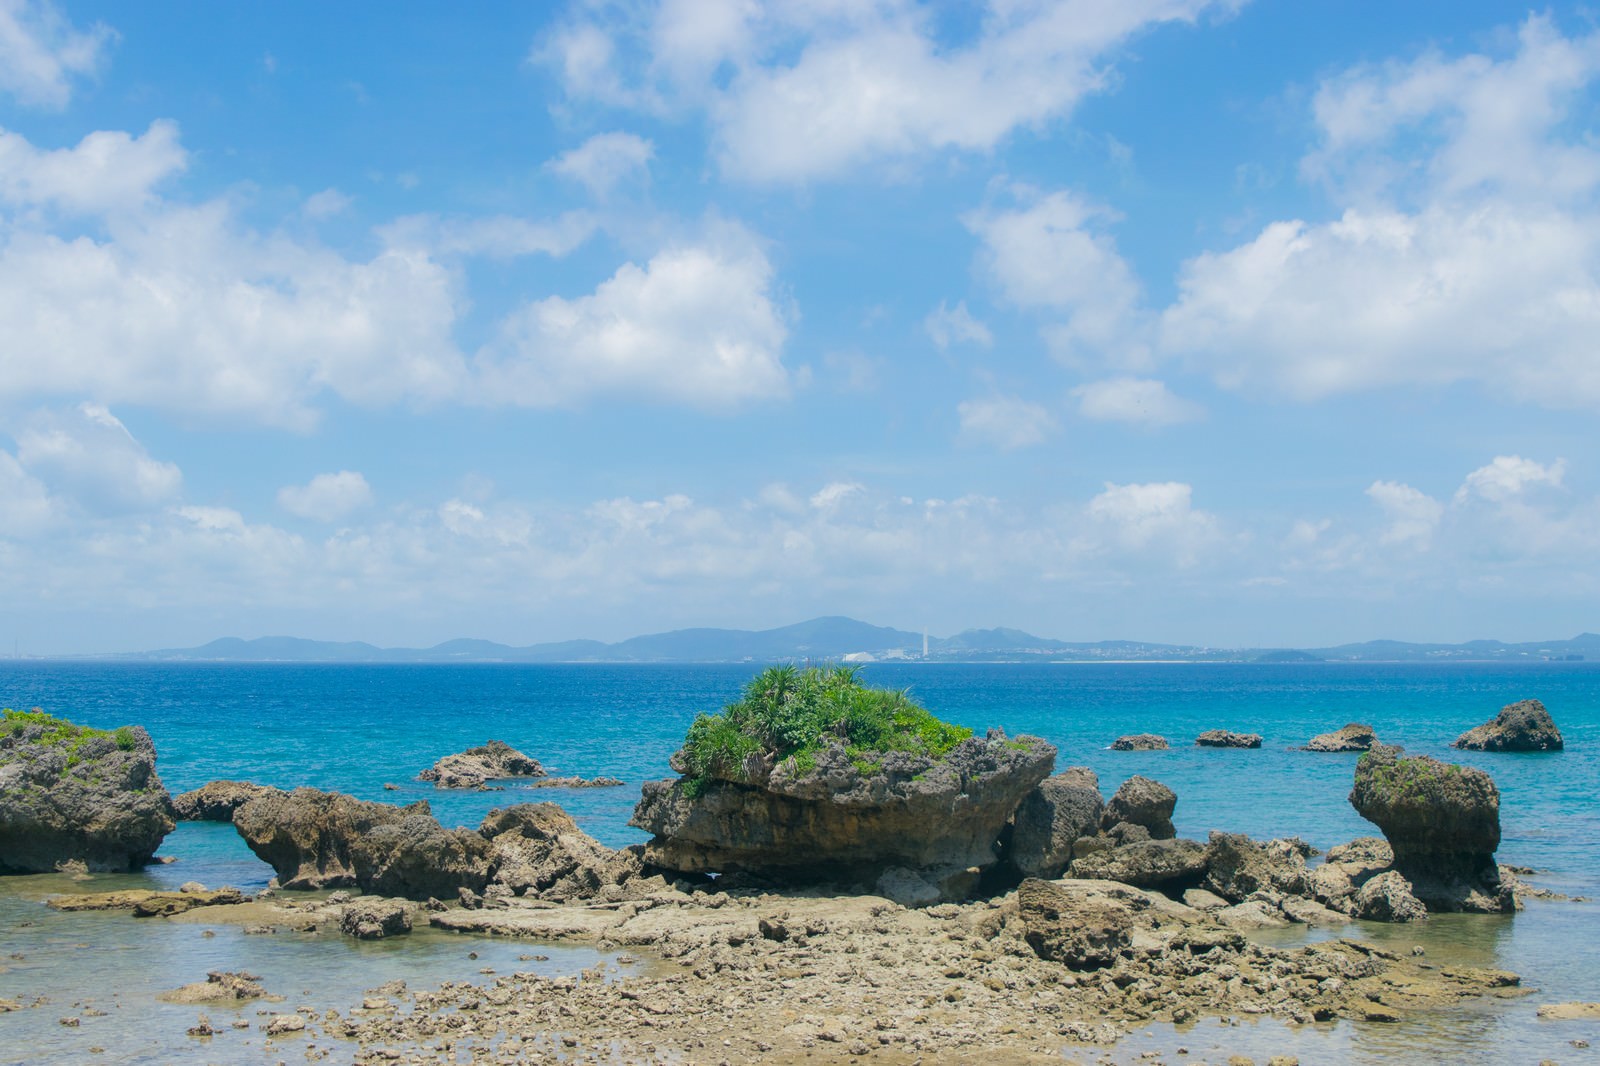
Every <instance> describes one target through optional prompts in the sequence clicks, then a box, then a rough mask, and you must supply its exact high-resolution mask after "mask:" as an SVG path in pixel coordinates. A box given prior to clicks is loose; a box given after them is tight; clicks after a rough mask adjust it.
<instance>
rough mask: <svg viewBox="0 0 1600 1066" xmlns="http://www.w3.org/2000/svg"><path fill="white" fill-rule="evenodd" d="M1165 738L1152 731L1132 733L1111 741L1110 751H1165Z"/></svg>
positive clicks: (1166, 745)
mask: <svg viewBox="0 0 1600 1066" xmlns="http://www.w3.org/2000/svg"><path fill="white" fill-rule="evenodd" d="M1168 747H1169V745H1168V744H1167V738H1166V737H1162V736H1157V735H1156V734H1154V733H1133V734H1131V735H1129V736H1125V737H1118V738H1117V739H1116V740H1113V741H1112V742H1111V750H1112V751H1166V750H1167V748H1168Z"/></svg>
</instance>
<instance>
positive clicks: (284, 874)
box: [233, 788, 428, 889]
mask: <svg viewBox="0 0 1600 1066" xmlns="http://www.w3.org/2000/svg"><path fill="white" fill-rule="evenodd" d="M408 813H422V814H426V813H428V805H427V803H426V802H422V803H415V804H412V805H411V806H410V807H404V808H402V807H395V806H393V805H391V804H387V803H368V802H366V801H365V800H358V799H356V798H355V797H354V796H347V795H345V794H344V793H342V792H323V791H321V790H320V789H315V788H297V789H295V790H294V791H293V792H277V793H267V794H263V795H259V796H257V797H256V798H255V799H252V800H250V801H248V802H247V803H245V804H244V805H243V806H241V807H240V808H239V809H238V810H236V811H234V812H233V826H234V828H235V829H237V830H238V831H239V835H240V836H241V837H243V838H244V842H245V843H246V844H248V845H249V846H250V850H251V851H253V852H255V854H256V857H257V858H259V859H261V860H262V861H263V862H265V863H267V864H268V865H270V866H271V867H272V869H273V871H274V872H275V873H276V874H277V875H278V882H279V884H281V885H282V886H283V887H284V888H289V889H315V888H345V887H348V886H351V885H354V884H355V883H356V872H355V860H354V858H353V856H352V854H351V849H352V846H353V845H354V843H355V841H356V840H357V839H359V838H360V837H361V836H362V835H363V834H365V833H368V832H370V831H371V830H373V829H375V828H377V827H378V826H380V825H389V824H392V823H395V822H398V821H400V820H401V819H402V818H404V817H405V816H406V815H407V814H408Z"/></svg>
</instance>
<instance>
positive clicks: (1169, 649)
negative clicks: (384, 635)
mask: <svg viewBox="0 0 1600 1066" xmlns="http://www.w3.org/2000/svg"><path fill="white" fill-rule="evenodd" d="M924 639H925V638H924V635H923V634H921V633H913V632H910V631H908V630H904V629H891V628H888V627H886V626H875V625H869V624H868V623H866V622H858V621H856V620H855V619H853V618H843V617H838V616H830V617H825V618H813V619H811V620H810V621H808V622H799V623H797V624H795V625H790V626H780V627H779V628H777V629H762V630H747V629H675V630H673V631H671V632H669V633H654V634H650V635H647V636H640V637H632V638H630V639H628V640H623V641H618V642H617V643H615V644H607V643H604V642H602V641H598V640H564V641H558V642H554V643H547V644H531V645H528V646H526V647H514V646H512V645H509V644H499V643H496V642H495V641H492V640H471V639H457V640H447V641H445V642H444V643H443V644H436V645H434V646H433V647H431V648H379V647H376V646H375V645H372V644H367V643H364V642H361V641H349V642H332V641H320V640H303V639H300V638H298V637H260V638H258V639H256V640H240V639H239V638H237V637H224V638H222V639H221V640H213V641H212V642H211V643H209V644H203V645H201V646H200V647H198V648H168V649H165V650H162V651H150V652H135V653H130V654H126V655H118V656H112V657H113V658H118V659H141V660H167V661H193V662H301V663H335V662H342V663H350V662H369V663H382V662H389V663H460V662H486V663H487V662H506V663H555V662H613V663H616V662H638V663H659V662H792V661H807V660H817V661H840V660H843V661H848V662H877V661H907V660H921V659H922V658H923V641H924ZM926 640H927V659H928V660H929V661H943V662H974V661H999V660H1005V661H1011V660H1024V661H1057V662H1062V661H1065V662H1112V661H1135V662H1138V661H1143V662H1157V661H1163V662H1173V661H1177V662H1260V663H1304V662H1322V661H1331V662H1451V661H1456V662H1463V661H1490V662H1541V661H1547V660H1554V661H1560V660H1574V659H1585V660H1600V635H1597V634H1594V633H1580V634H1579V635H1578V636H1576V637H1573V638H1572V639H1571V640H1554V641H1538V642H1530V643H1524V644H1506V643H1503V642H1501V641H1498V640H1474V641H1468V642H1467V643H1465V644H1416V643H1408V642H1405V641H1398V640H1369V641H1366V642H1364V643H1360V644H1341V645H1338V646H1336V647H1331V648H1309V649H1302V648H1249V649H1226V648H1202V647H1195V646H1192V645H1183V644H1153V643H1147V642H1142V641H1132V640H1102V641H1094V642H1079V643H1074V642H1069V641H1061V640H1051V639H1050V638H1048V637H1037V636H1034V635H1033V634H1031V633H1025V632H1023V631H1022V630H1020V629H1004V628H999V629H968V630H965V631H963V632H961V633H957V634H956V635H955V636H953V637H931V636H930V637H927V638H926Z"/></svg>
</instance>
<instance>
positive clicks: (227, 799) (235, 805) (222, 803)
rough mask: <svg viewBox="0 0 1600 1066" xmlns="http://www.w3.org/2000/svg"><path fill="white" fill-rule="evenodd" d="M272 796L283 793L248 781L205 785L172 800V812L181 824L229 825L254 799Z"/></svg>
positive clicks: (217, 782) (269, 786)
mask: <svg viewBox="0 0 1600 1066" xmlns="http://www.w3.org/2000/svg"><path fill="white" fill-rule="evenodd" d="M274 792H276V793H279V794H281V793H282V792H283V790H282V789H279V788H273V787H272V786H271V785H253V784H251V783H250V782H249V781H207V782H206V783H205V784H203V785H201V786H200V787H199V788H197V789H193V790H191V791H189V792H185V793H184V794H183V795H181V796H179V797H177V798H176V799H174V800H173V801H172V809H173V813H174V814H175V815H176V816H177V819H178V821H180V822H231V821H233V812H234V811H236V810H238V809H239V808H240V807H243V806H244V805H245V804H246V803H249V802H250V801H251V800H253V799H255V798H256V797H257V796H262V795H267V794H269V793H274Z"/></svg>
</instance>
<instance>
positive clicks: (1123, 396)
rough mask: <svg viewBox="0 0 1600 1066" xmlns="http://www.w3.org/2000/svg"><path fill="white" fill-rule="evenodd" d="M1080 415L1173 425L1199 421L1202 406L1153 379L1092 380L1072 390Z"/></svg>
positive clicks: (1112, 420)
mask: <svg viewBox="0 0 1600 1066" xmlns="http://www.w3.org/2000/svg"><path fill="white" fill-rule="evenodd" d="M1072 395H1073V396H1074V397H1076V398H1077V400H1078V413H1079V414H1081V415H1083V417H1085V418H1092V419H1094V420H1095V421H1098V422H1132V423H1135V424H1139V425H1147V426H1170V425H1173V424H1175V423H1178V422H1189V421H1193V420H1194V419H1196V418H1199V417H1200V416H1201V415H1202V414H1204V411H1203V410H1202V409H1201V407H1200V405H1199V404H1196V403H1193V402H1191V401H1189V400H1185V399H1184V398H1183V397H1181V396H1175V395H1173V393H1172V392H1171V391H1169V390H1168V389H1167V386H1166V383H1165V382H1162V381H1155V380H1152V379H1149V378H1110V379H1108V380H1106V381H1091V382H1089V383H1087V384H1084V385H1079V386H1078V387H1077V388H1075V389H1073V390H1072Z"/></svg>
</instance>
